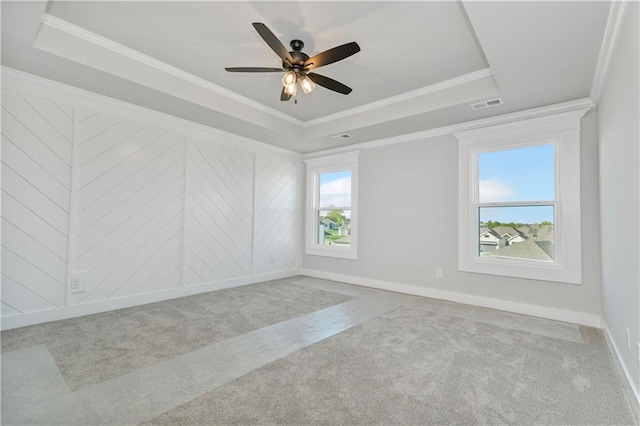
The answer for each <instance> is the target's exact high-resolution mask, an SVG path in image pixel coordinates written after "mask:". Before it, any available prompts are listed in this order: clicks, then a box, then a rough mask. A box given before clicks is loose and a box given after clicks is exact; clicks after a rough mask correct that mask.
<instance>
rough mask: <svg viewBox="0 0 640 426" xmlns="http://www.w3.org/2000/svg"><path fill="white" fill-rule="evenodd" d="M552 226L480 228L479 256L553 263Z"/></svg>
mask: <svg viewBox="0 0 640 426" xmlns="http://www.w3.org/2000/svg"><path fill="white" fill-rule="evenodd" d="M553 235H554V232H553V225H538V224H534V225H526V226H521V227H518V228H517V229H514V228H513V227H511V226H495V227H493V228H489V227H487V226H481V227H480V240H479V242H480V246H479V249H480V255H481V256H495V257H511V258H518V259H529V260H543V261H553V259H554V237H553Z"/></svg>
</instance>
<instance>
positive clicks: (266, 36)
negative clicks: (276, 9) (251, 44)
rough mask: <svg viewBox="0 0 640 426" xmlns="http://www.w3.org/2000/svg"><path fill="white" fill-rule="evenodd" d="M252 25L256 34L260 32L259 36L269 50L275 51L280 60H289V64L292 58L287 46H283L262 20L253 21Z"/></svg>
mask: <svg viewBox="0 0 640 426" xmlns="http://www.w3.org/2000/svg"><path fill="white" fill-rule="evenodd" d="M252 25H253V28H255V29H256V31H257V32H258V34H260V37H262V39H263V40H264V41H265V42H266V43H267V44H268V45H269V47H270V48H271V50H273V51H274V52H276V55H278V56H279V57H280V59H282V62H289V63H290V64H292V63H293V58H292V57H291V55H290V54H289V51H288V50H287V48H286V47H284V45H283V44H282V43H281V42H280V40H278V37H276V36H275V34H273V33H272V32H271V30H270V29H269V28H267V26H266V25H265V24H263V23H262V22H254V23H253V24H252Z"/></svg>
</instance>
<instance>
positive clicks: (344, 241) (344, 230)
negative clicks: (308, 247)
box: [318, 216, 351, 246]
mask: <svg viewBox="0 0 640 426" xmlns="http://www.w3.org/2000/svg"><path fill="white" fill-rule="evenodd" d="M318 244H328V245H332V244H337V245H344V246H348V245H350V244H351V220H350V219H349V218H343V219H342V224H339V223H338V222H336V221H335V220H333V219H331V218H330V217H328V216H327V217H323V218H322V219H320V222H319V223H318Z"/></svg>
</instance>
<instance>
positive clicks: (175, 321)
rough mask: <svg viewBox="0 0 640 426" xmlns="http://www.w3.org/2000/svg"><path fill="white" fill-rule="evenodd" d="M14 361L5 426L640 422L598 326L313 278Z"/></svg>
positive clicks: (177, 303) (167, 311) (100, 323)
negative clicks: (580, 325) (41, 425)
mask: <svg viewBox="0 0 640 426" xmlns="http://www.w3.org/2000/svg"><path fill="white" fill-rule="evenodd" d="M2 351H3V357H2V361H3V363H2V364H3V365H2V369H3V370H2V373H3V374H2V397H3V403H2V414H3V424H89V423H106V424H139V423H144V424H291V425H294V424H295V425H299V424H517V425H521V424H549V425H551V424H553V425H556V424H575V425H583V424H610V425H623V424H634V422H635V421H636V420H635V419H634V417H633V413H632V411H631V407H630V404H629V402H628V400H627V399H626V396H625V394H624V391H623V387H622V386H623V385H622V382H621V379H620V377H619V376H618V375H617V373H616V371H615V368H614V365H613V360H612V359H611V356H610V355H609V352H608V349H607V347H606V343H605V341H604V339H603V336H602V333H601V331H599V330H596V329H590V328H586V327H578V326H575V325H572V324H566V323H559V322H554V321H548V320H542V319H536V318H531V317H525V316H520V315H514V314H507V313H503V312H498V311H493V310H488V309H481V308H474V307H469V306H464V305H458V304H452V303H446V302H439V301H434V300H430V299H422V298H417V297H410V296H402V295H397V294H394V293H386V292H381V291H374V290H369V289H363V288H359V287H354V286H348V285H344V284H338V283H332V282H327V281H323V280H317V279H310V278H304V277H300V278H295V279H290V280H281V281H276V282H269V283H263V284H258V285H252V286H246V287H241V288H236V289H230V290H224V291H220V292H215V293H208V294H203V295H198V296H192V297H189V298H184V299H179V300H174V301H167V302H162V303H156V304H152V305H146V306H142V307H137V308H131V309H126V310H121V311H115V312H111V313H106V314H100V315H94V316H90V317H84V318H78V319H72V320H66V321H61V322H58V323H52V324H47V325H40V326H34V327H28V328H23V329H19V330H12V331H9V332H3V333H2ZM5 361H6V362H5ZM22 369H24V370H25V371H20V370H22ZM26 370H29V371H26Z"/></svg>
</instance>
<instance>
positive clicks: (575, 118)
mask: <svg viewBox="0 0 640 426" xmlns="http://www.w3.org/2000/svg"><path fill="white" fill-rule="evenodd" d="M587 111H588V109H583V110H578V111H571V112H565V113H560V114H554V115H549V116H545V117H540V118H534V119H529V120H523V121H519V122H514V123H508V124H501V125H497V126H491V127H485V128H481V129H474V130H469V131H465V132H459V133H454V135H455V137H456V138H457V139H458V141H459V151H458V153H459V157H458V158H459V164H458V166H459V167H458V269H459V270H460V271H464V272H475V273H481V274H490V275H501V276H508V277H518V278H528V279H534V280H543V281H555V282H561V283H569V284H582V245H581V234H582V232H581V213H580V119H581V118H582V117H583V116H584V114H586V112H587ZM548 144H553V145H554V146H555V167H556V172H555V173H556V176H555V185H556V187H555V200H547V201H540V202H539V203H538V204H539V205H549V204H553V206H554V232H555V236H554V248H555V259H554V261H553V262H542V261H535V260H526V259H513V258H505V257H503V258H499V257H493V256H480V255H479V253H478V247H479V241H480V236H479V232H478V224H479V207H480V206H483V207H484V206H489V205H496V206H499V205H502V204H506V205H509V206H513V205H518V204H519V203H517V202H509V203H480V202H479V193H478V192H479V191H478V188H479V176H478V159H479V156H480V154H482V153H485V152H492V151H501V150H508V149H516V148H524V147H530V146H536V145H548ZM549 201H553V202H552V203H550V202H549ZM520 204H521V205H523V204H524V205H527V206H530V205H536V203H530V202H525V203H520Z"/></svg>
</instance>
